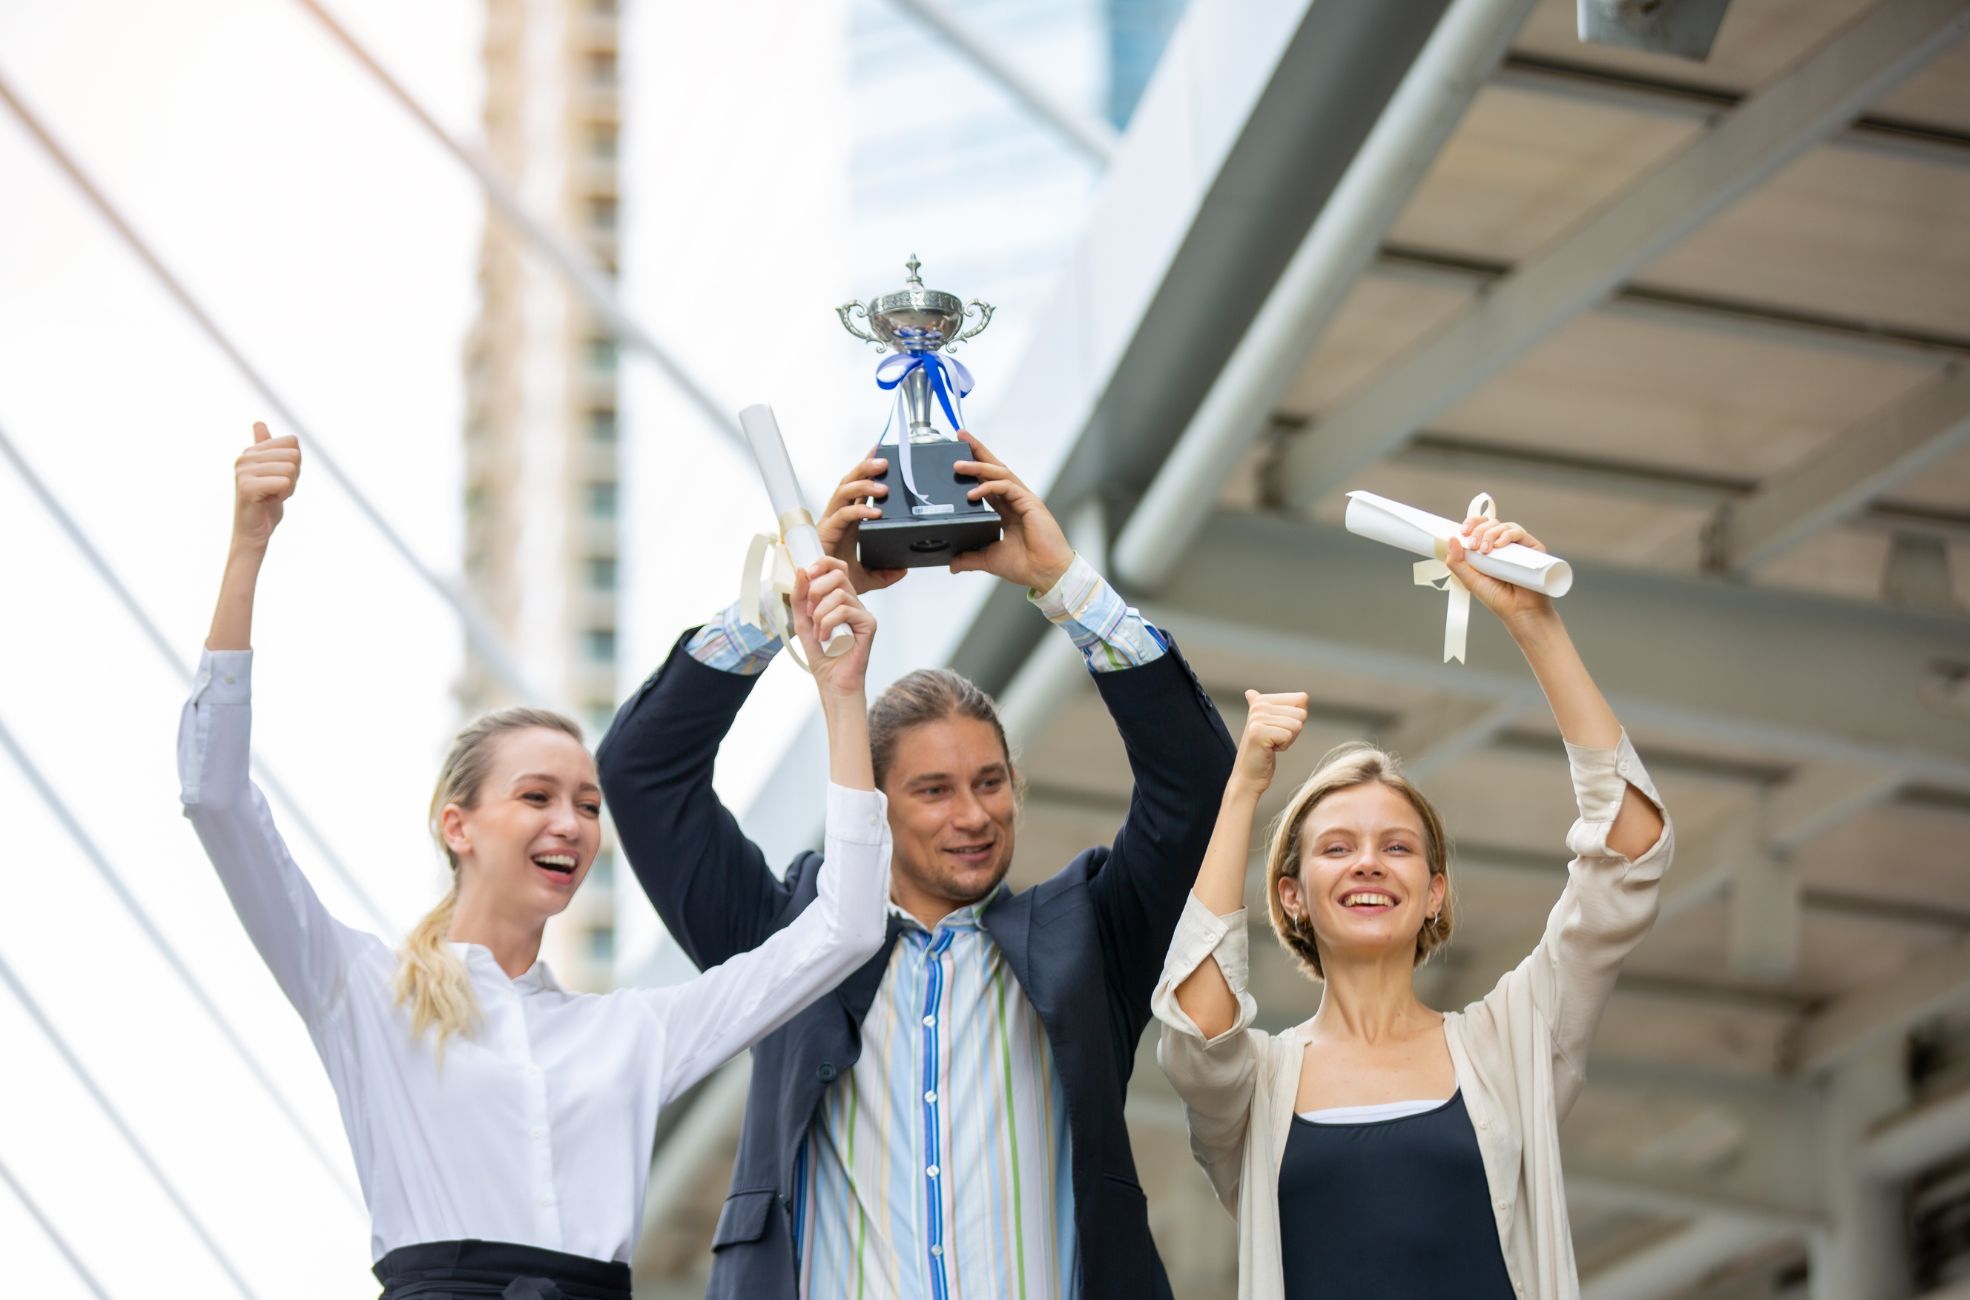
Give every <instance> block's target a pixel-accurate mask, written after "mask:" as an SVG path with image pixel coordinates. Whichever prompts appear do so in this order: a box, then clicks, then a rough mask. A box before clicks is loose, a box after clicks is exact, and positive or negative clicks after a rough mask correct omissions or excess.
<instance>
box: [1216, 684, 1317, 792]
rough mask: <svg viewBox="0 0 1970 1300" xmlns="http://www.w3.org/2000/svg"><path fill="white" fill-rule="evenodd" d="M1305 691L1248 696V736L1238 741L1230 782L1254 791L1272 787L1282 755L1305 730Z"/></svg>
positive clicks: (1246, 724)
mask: <svg viewBox="0 0 1970 1300" xmlns="http://www.w3.org/2000/svg"><path fill="white" fill-rule="evenodd" d="M1306 712H1307V694H1306V692H1305V691H1282V692H1280V693H1279V694H1277V695H1265V694H1262V693H1260V692H1258V691H1246V692H1245V734H1244V735H1242V736H1240V737H1239V738H1238V756H1237V758H1236V759H1234V760H1233V761H1232V767H1231V779H1232V780H1233V781H1234V782H1237V783H1240V784H1243V785H1245V786H1247V787H1248V788H1250V789H1251V790H1253V791H1255V792H1256V791H1262V790H1264V789H1265V788H1266V787H1268V786H1270V785H1271V784H1272V773H1273V769H1274V768H1275V767H1276V766H1277V765H1278V761H1279V752H1280V751H1281V750H1283V749H1289V748H1291V747H1292V744H1293V742H1294V741H1296V740H1298V739H1299V738H1300V731H1301V729H1302V728H1304V727H1305V726H1306Z"/></svg>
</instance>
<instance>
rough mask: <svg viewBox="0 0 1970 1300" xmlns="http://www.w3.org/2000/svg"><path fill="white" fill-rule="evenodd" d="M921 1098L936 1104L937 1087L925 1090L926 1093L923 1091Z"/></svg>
mask: <svg viewBox="0 0 1970 1300" xmlns="http://www.w3.org/2000/svg"><path fill="white" fill-rule="evenodd" d="M923 1099H924V1100H925V1101H927V1102H929V1103H931V1104H932V1105H936V1104H937V1089H935V1088H932V1089H931V1090H930V1091H929V1092H926V1093H925V1094H924V1095H923Z"/></svg>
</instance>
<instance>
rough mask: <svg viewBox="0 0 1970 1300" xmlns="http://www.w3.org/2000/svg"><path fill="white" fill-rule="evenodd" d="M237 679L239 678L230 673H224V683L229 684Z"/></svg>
mask: <svg viewBox="0 0 1970 1300" xmlns="http://www.w3.org/2000/svg"><path fill="white" fill-rule="evenodd" d="M238 680H239V678H237V677H235V676H233V675H232V674H231V673H227V674H226V685H228V686H231V685H232V684H233V683H234V682H236V681H238Z"/></svg>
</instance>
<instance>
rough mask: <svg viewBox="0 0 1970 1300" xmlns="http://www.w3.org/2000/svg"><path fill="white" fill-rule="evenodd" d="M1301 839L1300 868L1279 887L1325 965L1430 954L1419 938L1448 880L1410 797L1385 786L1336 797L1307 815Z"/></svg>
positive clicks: (1284, 904)
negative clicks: (1434, 860) (1435, 864)
mask: <svg viewBox="0 0 1970 1300" xmlns="http://www.w3.org/2000/svg"><path fill="white" fill-rule="evenodd" d="M1296 839H1297V845H1296V848H1297V861H1296V862H1295V863H1294V865H1293V867H1292V870H1291V874H1286V873H1285V872H1282V873H1281V874H1280V875H1279V876H1278V878H1277V880H1276V883H1275V885H1274V888H1275V889H1276V890H1277V891H1278V899H1279V907H1280V909H1281V910H1282V911H1283V912H1284V913H1285V916H1286V917H1287V918H1288V919H1289V921H1291V922H1292V923H1293V926H1294V928H1295V929H1298V930H1300V932H1301V933H1304V930H1305V925H1304V922H1306V921H1311V923H1312V932H1313V937H1314V944H1315V945H1316V946H1317V948H1318V950H1319V957H1320V960H1321V963H1322V965H1323V966H1324V965H1325V963H1328V962H1332V961H1335V960H1354V959H1363V960H1374V959H1379V958H1385V957H1387V956H1390V955H1391V954H1398V953H1399V954H1401V955H1402V957H1403V959H1404V960H1410V961H1413V960H1415V959H1417V958H1418V957H1420V955H1421V954H1422V952H1423V951H1426V949H1423V948H1421V947H1419V944H1418V941H1417V936H1418V935H1419V933H1421V932H1422V930H1423V928H1424V926H1425V925H1426V924H1427V923H1428V922H1429V919H1430V918H1431V917H1432V916H1435V915H1437V914H1438V913H1439V912H1440V911H1441V910H1442V908H1443V906H1444V899H1445V896H1446V894H1447V893H1448V892H1449V881H1448V879H1447V878H1446V877H1445V876H1444V875H1443V874H1442V873H1441V872H1440V871H1432V870H1431V864H1430V855H1431V851H1432V849H1433V847H1434V845H1433V843H1432V840H1431V836H1430V833H1429V830H1428V828H1427V827H1426V826H1425V823H1424V819H1423V816H1422V814H1421V812H1420V811H1419V810H1418V809H1417V806H1416V805H1415V803H1413V802H1411V800H1410V799H1409V798H1408V796H1406V795H1405V794H1403V792H1402V791H1400V790H1397V789H1395V788H1393V787H1391V786H1388V785H1385V784H1383V783H1382V782H1380V781H1368V782H1366V783H1364V784H1360V785H1353V786H1348V787H1346V788H1343V789H1339V790H1336V791H1334V792H1333V793H1331V794H1328V795H1326V796H1325V797H1323V798H1321V799H1320V800H1319V801H1318V802H1316V803H1315V804H1314V805H1313V807H1311V808H1309V809H1307V810H1306V811H1305V812H1304V813H1303V814H1301V820H1300V826H1299V834H1298V835H1297V837H1296ZM1432 946H1433V945H1432Z"/></svg>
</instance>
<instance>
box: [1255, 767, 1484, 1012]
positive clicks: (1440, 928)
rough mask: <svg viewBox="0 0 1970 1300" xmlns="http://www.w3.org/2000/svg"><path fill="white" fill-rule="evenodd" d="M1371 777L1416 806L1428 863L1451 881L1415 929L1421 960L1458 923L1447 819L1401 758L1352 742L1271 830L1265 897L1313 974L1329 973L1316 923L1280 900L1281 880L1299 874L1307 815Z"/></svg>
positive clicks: (1275, 925) (1289, 945)
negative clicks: (1406, 772) (1323, 966)
mask: <svg viewBox="0 0 1970 1300" xmlns="http://www.w3.org/2000/svg"><path fill="white" fill-rule="evenodd" d="M1371 782H1374V783H1378V784H1381V785H1385V786H1387V787H1388V788H1389V789H1391V790H1394V791H1396V792H1397V793H1398V794H1400V795H1402V797H1403V798H1405V799H1407V800H1408V801H1409V803H1410V805H1411V806H1412V807H1414V808H1415V809H1416V815H1417V816H1418V817H1420V818H1421V819H1422V822H1423V858H1424V860H1425V861H1427V862H1428V863H1429V866H1430V874H1431V875H1432V876H1442V877H1443V878H1444V883H1445V885H1446V888H1445V889H1444V892H1443V906H1442V907H1441V908H1439V909H1438V910H1437V914H1436V916H1435V918H1434V919H1433V920H1428V921H1425V922H1424V923H1423V925H1422V928H1420V929H1419V930H1417V931H1416V965H1418V966H1420V965H1422V964H1423V963H1424V962H1425V961H1427V960H1428V959H1429V956H1430V954H1431V953H1433V952H1435V951H1436V950H1437V949H1438V948H1441V947H1442V946H1443V945H1444V944H1445V943H1447V942H1449V939H1450V931H1451V929H1452V927H1453V925H1454V923H1455V918H1454V916H1453V914H1452V912H1453V908H1452V891H1451V890H1450V889H1449V888H1447V886H1448V884H1449V879H1450V842H1449V838H1448V837H1447V836H1446V835H1445V834H1444V830H1443V819H1442V818H1441V817H1439V816H1438V815H1437V811H1436V808H1435V807H1434V806H1433V805H1432V804H1431V803H1430V801H1429V800H1428V799H1427V798H1425V797H1424V796H1423V792H1422V791H1421V790H1418V789H1417V788H1416V787H1415V785H1414V784H1413V783H1412V782H1411V781H1410V780H1409V778H1408V777H1407V776H1405V775H1403V771H1402V761H1401V760H1400V759H1398V758H1397V757H1396V756H1395V755H1394V754H1391V753H1389V752H1388V751H1387V750H1385V749H1382V748H1381V747H1380V746H1377V745H1371V744H1369V743H1368V742H1367V741H1365V740H1353V741H1349V742H1348V743H1347V744H1345V745H1340V746H1337V747H1336V748H1334V749H1331V750H1329V751H1328V752H1327V756H1326V757H1325V758H1322V759H1321V760H1320V762H1319V764H1318V765H1317V766H1316V767H1315V768H1314V770H1313V775H1312V776H1309V777H1308V778H1307V779H1306V780H1305V781H1303V782H1301V783H1300V788H1299V789H1297V790H1295V791H1294V792H1293V797H1292V798H1291V799H1290V800H1288V801H1287V804H1286V810H1285V811H1284V812H1282V813H1280V814H1279V816H1278V817H1277V818H1275V819H1274V820H1273V823H1272V825H1271V827H1270V828H1269V829H1268V830H1267V832H1266V845H1265V898H1266V910H1267V912H1268V913H1270V915H1271V917H1272V932H1273V934H1275V935H1277V936H1278V938H1279V942H1280V944H1281V945H1283V946H1284V947H1285V949H1286V951H1287V952H1289V953H1291V954H1293V958H1294V960H1296V961H1298V962H1299V964H1300V969H1302V970H1304V971H1305V972H1306V973H1307V974H1308V975H1311V976H1312V977H1313V978H1314V979H1324V978H1326V975H1325V972H1323V971H1322V970H1321V966H1320V947H1319V945H1318V944H1316V943H1315V942H1314V937H1313V922H1312V921H1311V920H1310V919H1308V917H1307V916H1306V915H1304V914H1303V915H1301V916H1300V917H1298V918H1297V919H1296V918H1294V917H1292V916H1289V915H1288V914H1287V912H1286V908H1285V905H1284V904H1283V903H1281V902H1280V899H1279V882H1280V881H1282V880H1285V879H1287V878H1288V877H1291V878H1293V879H1295V880H1297V879H1298V878H1299V874H1300V857H1301V854H1302V852H1303V851H1304V845H1305V839H1306V837H1305V835H1304V831H1305V828H1306V822H1307V816H1308V814H1310V813H1311V812H1312V811H1313V810H1314V808H1315V807H1317V806H1318V805H1319V803H1320V801H1321V800H1322V799H1325V798H1326V797H1327V796H1328V795H1331V794H1339V793H1340V792H1341V791H1343V790H1352V789H1354V788H1355V787H1356V786H1363V785H1368V784H1369V783H1371Z"/></svg>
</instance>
